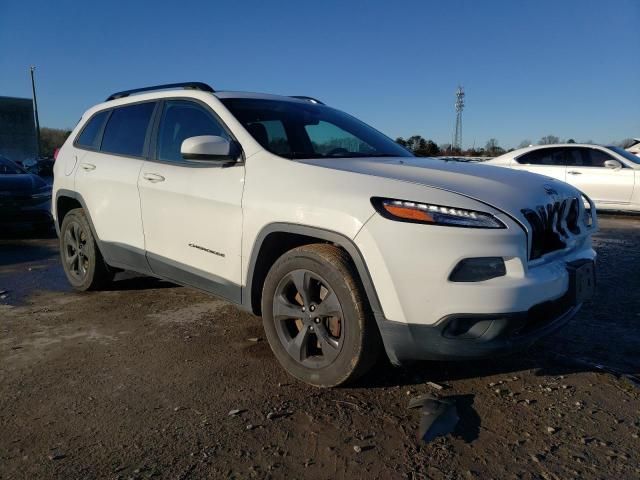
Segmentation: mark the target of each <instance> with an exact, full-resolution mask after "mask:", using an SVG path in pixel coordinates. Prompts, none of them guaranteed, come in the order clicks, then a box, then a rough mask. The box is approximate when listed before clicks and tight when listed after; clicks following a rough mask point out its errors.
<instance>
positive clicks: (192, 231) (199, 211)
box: [139, 99, 244, 302]
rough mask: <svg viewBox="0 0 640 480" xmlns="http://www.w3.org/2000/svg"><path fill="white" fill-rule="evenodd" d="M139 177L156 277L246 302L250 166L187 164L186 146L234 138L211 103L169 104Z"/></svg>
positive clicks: (149, 254) (148, 247)
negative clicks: (194, 140)
mask: <svg viewBox="0 0 640 480" xmlns="http://www.w3.org/2000/svg"><path fill="white" fill-rule="evenodd" d="M154 131H155V132H156V133H154V141H153V149H152V153H151V159H149V160H148V161H146V162H145V163H144V166H143V168H142V170H141V171H140V177H139V190H140V201H141V204H142V220H143V224H144V237H145V248H146V251H147V259H148V262H149V265H150V266H151V268H152V270H153V272H154V273H156V274H157V275H160V276H162V277H165V278H169V279H172V280H174V281H177V282H180V283H184V284H187V285H192V286H195V287H199V288H202V289H203V290H207V291H210V292H212V293H215V294H217V295H220V296H223V297H225V298H227V299H229V300H232V301H236V302H239V301H240V283H241V273H240V272H241V269H240V253H241V250H240V248H241V240H242V238H241V235H242V209H241V202H242V192H243V187H244V164H243V163H239V164H235V165H231V166H221V165H220V164H218V163H214V162H206V161H192V160H184V159H183V158H182V156H181V155H180V146H181V144H182V142H183V141H184V140H185V139H187V138H189V137H195V136H199V135H218V136H222V137H225V138H229V139H230V138H231V135H230V133H229V132H228V131H227V130H226V128H225V127H224V125H223V124H222V122H221V121H220V120H219V119H218V117H217V116H216V115H215V113H214V112H213V111H212V110H211V109H210V108H209V107H208V106H206V105H204V104H202V103H199V102H196V101H194V100H189V99H169V100H165V101H164V102H163V104H162V107H161V112H160V115H159V116H158V121H157V126H156V127H155V129H154Z"/></svg>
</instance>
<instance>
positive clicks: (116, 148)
mask: <svg viewBox="0 0 640 480" xmlns="http://www.w3.org/2000/svg"><path fill="white" fill-rule="evenodd" d="M154 107H155V103H154V102H148V103H138V104H136V105H128V106H126V107H118V108H114V109H113V113H112V114H111V117H109V121H108V122H107V126H106V127H105V129H104V135H103V136H102V146H101V147H100V150H101V151H102V152H106V153H116V154H118V155H129V156H132V157H141V156H142V155H143V153H144V140H145V137H146V135H147V128H148V127H149V120H150V119H151V114H152V113H153V109H154Z"/></svg>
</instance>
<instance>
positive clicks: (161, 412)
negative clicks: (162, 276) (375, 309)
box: [0, 216, 640, 479]
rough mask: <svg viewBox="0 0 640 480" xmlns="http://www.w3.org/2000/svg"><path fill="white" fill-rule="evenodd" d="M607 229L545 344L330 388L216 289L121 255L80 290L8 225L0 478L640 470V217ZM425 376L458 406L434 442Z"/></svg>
mask: <svg viewBox="0 0 640 480" xmlns="http://www.w3.org/2000/svg"><path fill="white" fill-rule="evenodd" d="M596 248H597V250H598V253H599V255H600V257H599V264H598V281H599V285H598V291H597V295H596V297H595V299H594V300H593V301H592V302H591V303H590V304H588V305H586V306H585V308H584V309H583V311H582V312H581V313H580V314H579V315H578V316H576V317H575V318H574V319H573V320H572V321H571V322H570V324H569V325H568V326H567V327H565V328H564V329H563V330H562V331H561V332H559V333H558V334H556V335H555V336H553V337H551V338H548V339H546V340H545V341H543V342H542V343H540V344H539V345H538V346H537V347H536V348H535V349H533V350H530V351H528V352H526V353H523V354H519V355H516V356H513V357H508V358H502V359H499V360H492V361H482V362H478V361H474V362H469V363H460V364H454V363H418V364H414V365H412V366H411V367H407V368H403V369H395V368H392V367H390V366H388V365H386V364H381V365H380V366H379V367H378V368H377V369H376V370H375V372H374V373H373V374H371V375H369V376H368V377H366V378H364V379H363V380H362V381H361V382H360V383H359V384H357V385H354V386H352V387H350V388H341V389H334V390H319V389H315V388H312V387H309V386H306V385H303V384H301V383H298V382H296V381H294V380H293V379H292V378H290V377H288V376H287V374H286V373H285V372H284V371H283V370H282V369H281V368H280V367H279V365H278V364H277V362H276V360H275V358H274V357H273V355H272V354H271V351H270V349H269V346H268V345H267V343H266V342H265V340H264V335H263V332H262V327H261V321H260V319H258V318H255V317H253V316H251V315H248V314H246V313H243V312H241V311H239V310H238V309H236V308H235V307H233V306H232V305H230V304H228V303H226V302H224V301H221V300H218V299H216V298H214V297H210V296H206V295H204V294H201V293H199V292H196V291H194V290H191V289H187V288H183V287H177V286H174V285H172V284H169V283H166V282H161V281H158V280H154V279H148V278H132V277H131V276H126V275H121V278H120V279H119V280H118V281H117V282H116V283H115V284H114V286H113V288H112V289H111V290H110V291H105V292H97V293H87V294H84V293H75V292H72V291H71V290H70V289H69V287H68V286H67V283H66V281H65V279H64V275H63V273H62V270H61V267H60V265H59V262H58V258H57V240H56V239H52V238H41V239H21V238H4V239H2V240H0V478H65V479H67V478H149V477H157V478H302V477H304V478H332V479H343V478H344V479H347V478H364V477H366V478H384V479H387V478H434V479H440V478H446V479H457V478H462V479H468V478H483V479H484V478H496V479H509V478H522V479H530V478H543V479H564V478H584V479H590V478H594V479H595V478H598V479H600V478H616V479H630V478H639V477H640V455H639V453H638V451H639V447H640V440H639V439H638V437H639V435H640V385H637V384H635V383H634V381H633V379H634V377H633V375H638V374H640V353H639V352H640V331H639V329H638V324H639V322H640V293H639V292H640V274H639V273H638V272H640V217H633V216H603V217H602V218H601V231H600V233H599V234H598V236H597V239H596ZM3 290H6V291H8V292H6V293H1V292H2V291H3ZM256 338H257V339H258V341H254V340H255V339H256ZM250 339H251V340H250ZM596 365H603V366H604V369H603V368H598V367H597V366H596ZM427 382H435V383H437V384H439V385H443V386H445V388H444V389H443V390H440V391H438V390H435V389H434V388H433V387H432V386H430V385H429V384H428V383H427ZM423 393H437V394H439V395H441V396H443V397H448V398H452V399H453V400H455V401H456V404H457V406H458V413H459V415H460V422H459V423H458V426H457V427H456V430H455V431H454V432H453V433H452V434H450V435H448V436H446V437H441V438H438V439H436V440H435V441H433V442H431V443H429V444H422V443H419V442H418V441H417V440H416V433H417V430H418V425H419V417H420V414H419V411H418V410H409V409H407V403H408V401H409V400H410V399H411V398H413V397H415V396H416V395H419V394H423ZM233 410H239V412H237V413H236V414H234V415H230V414H229V412H231V411H233Z"/></svg>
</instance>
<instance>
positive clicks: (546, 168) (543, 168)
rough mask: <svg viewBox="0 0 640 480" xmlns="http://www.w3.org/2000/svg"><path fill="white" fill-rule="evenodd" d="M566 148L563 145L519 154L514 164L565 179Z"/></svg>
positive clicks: (518, 168)
mask: <svg viewBox="0 0 640 480" xmlns="http://www.w3.org/2000/svg"><path fill="white" fill-rule="evenodd" d="M565 163H566V150H565V149H563V148H561V147H550V148H540V149H537V150H532V151H530V152H527V153H525V154H524V155H521V156H519V157H518V158H516V159H515V161H514V162H513V164H512V168H515V169H517V170H527V171H529V172H533V173H538V174H540V175H546V176H547V177H552V178H556V179H558V180H562V181H563V182H564V181H565V178H566V168H565Z"/></svg>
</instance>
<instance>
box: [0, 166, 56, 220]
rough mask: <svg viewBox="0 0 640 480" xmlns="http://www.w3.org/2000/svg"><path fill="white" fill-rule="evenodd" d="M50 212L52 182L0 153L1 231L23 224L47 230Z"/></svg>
mask: <svg viewBox="0 0 640 480" xmlns="http://www.w3.org/2000/svg"><path fill="white" fill-rule="evenodd" d="M50 212H51V185H49V184H48V183H47V182H45V181H44V180H43V179H42V178H40V177H39V176H38V175H34V174H32V173H29V172H27V171H26V170H24V169H23V168H22V167H21V166H19V165H18V164H17V163H15V162H12V161H11V160H9V159H8V158H5V157H2V156H0V232H5V231H8V230H18V229H23V228H25V227H31V228H34V229H36V230H40V231H47V230H49V229H50V228H51V226H52V220H51V213H50Z"/></svg>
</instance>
